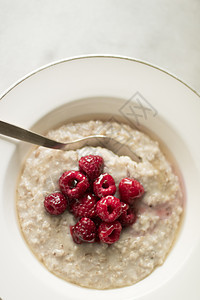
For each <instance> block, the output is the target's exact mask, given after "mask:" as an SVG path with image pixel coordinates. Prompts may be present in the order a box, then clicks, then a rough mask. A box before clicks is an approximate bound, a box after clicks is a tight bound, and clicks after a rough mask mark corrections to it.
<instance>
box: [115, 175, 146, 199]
mask: <svg viewBox="0 0 200 300" xmlns="http://www.w3.org/2000/svg"><path fill="white" fill-rule="evenodd" d="M119 193H120V198H121V201H123V202H125V203H128V204H133V202H134V201H135V199H137V198H139V197H141V196H142V195H143V194H144V188H143V186H142V185H141V183H139V181H137V180H136V179H133V178H123V179H122V180H121V181H120V183H119Z"/></svg>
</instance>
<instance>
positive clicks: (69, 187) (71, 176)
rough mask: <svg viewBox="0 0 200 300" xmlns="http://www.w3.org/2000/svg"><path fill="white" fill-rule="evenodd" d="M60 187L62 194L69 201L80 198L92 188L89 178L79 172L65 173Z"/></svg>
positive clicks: (61, 178)
mask: <svg viewBox="0 0 200 300" xmlns="http://www.w3.org/2000/svg"><path fill="white" fill-rule="evenodd" d="M59 185H60V189H61V191H62V193H63V194H64V195H65V196H67V197H68V198H69V199H73V198H76V199H78V198H80V197H81V196H83V194H84V193H85V191H86V190H87V189H88V188H89V186H90V185H89V182H88V179H87V177H86V176H85V175H83V174H82V173H81V172H79V171H67V172H64V173H63V174H62V176H61V177H60V179H59Z"/></svg>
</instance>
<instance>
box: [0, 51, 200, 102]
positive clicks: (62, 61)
mask: <svg viewBox="0 0 200 300" xmlns="http://www.w3.org/2000/svg"><path fill="white" fill-rule="evenodd" d="M90 58H108V59H110V58H115V59H122V60H129V61H132V62H137V63H140V64H144V65H146V66H149V67H151V68H154V69H157V70H159V71H161V72H163V73H165V74H167V75H169V76H171V77H172V78H174V79H176V80H178V81H179V82H181V83H182V84H184V85H185V86H186V87H187V88H189V89H190V90H191V91H192V92H193V93H195V94H196V95H197V96H198V97H199V98H200V93H198V92H197V91H196V90H195V89H194V88H193V87H191V86H190V85H188V84H187V83H186V82H185V81H183V80H182V79H180V78H179V77H177V76H176V75H175V74H173V73H171V72H169V71H167V70H165V69H163V68H161V67H159V66H157V65H154V64H151V63H149V62H147V61H145V60H140V59H137V58H133V57H130V56H123V55H115V54H88V55H77V56H70V57H68V58H62V59H59V60H55V61H53V62H51V63H48V64H45V65H43V66H41V67H39V68H36V69H34V70H33V71H31V72H29V73H27V74H26V75H24V76H22V77H21V78H20V79H18V80H17V81H15V82H14V83H13V84H12V85H10V87H8V88H7V89H6V90H5V91H4V92H3V93H2V94H0V101H1V100H2V99H3V98H4V97H5V96H6V95H7V94H8V93H9V92H10V91H12V90H13V89H14V88H15V87H16V86H17V85H19V84H21V83H22V82H23V81H25V80H26V79H28V78H29V77H31V76H33V75H35V74H37V73H39V72H41V71H43V70H45V69H48V68H50V67H52V66H55V65H58V64H62V63H65V62H69V61H73V60H80V59H90Z"/></svg>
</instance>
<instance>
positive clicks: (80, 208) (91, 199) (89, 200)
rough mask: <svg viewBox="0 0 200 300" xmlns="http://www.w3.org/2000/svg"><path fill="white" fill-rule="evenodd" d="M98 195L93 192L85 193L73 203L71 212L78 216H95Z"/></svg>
mask: <svg viewBox="0 0 200 300" xmlns="http://www.w3.org/2000/svg"><path fill="white" fill-rule="evenodd" d="M96 202H97V197H96V196H94V195H92V194H91V193H88V194H85V195H84V196H83V197H82V198H80V199H79V200H78V201H74V202H73V203H72V205H71V212H72V213H73V214H74V216H75V217H76V218H78V217H87V218H94V217H95V216H96Z"/></svg>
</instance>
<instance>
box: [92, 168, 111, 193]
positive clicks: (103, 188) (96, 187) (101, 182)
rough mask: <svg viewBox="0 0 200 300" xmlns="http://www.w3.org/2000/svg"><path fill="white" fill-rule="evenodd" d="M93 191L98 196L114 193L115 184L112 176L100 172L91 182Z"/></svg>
mask: <svg viewBox="0 0 200 300" xmlns="http://www.w3.org/2000/svg"><path fill="white" fill-rule="evenodd" d="M93 191H94V193H95V195H96V196H98V197H99V198H101V197H105V196H108V195H114V194H115V192H116V186H115V181H114V179H113V177H112V176H111V175H110V174H108V173H104V174H101V175H100V176H99V177H98V178H97V179H96V180H95V182H94V183H93Z"/></svg>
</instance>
